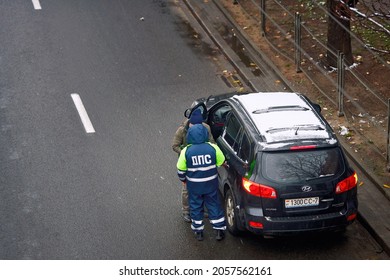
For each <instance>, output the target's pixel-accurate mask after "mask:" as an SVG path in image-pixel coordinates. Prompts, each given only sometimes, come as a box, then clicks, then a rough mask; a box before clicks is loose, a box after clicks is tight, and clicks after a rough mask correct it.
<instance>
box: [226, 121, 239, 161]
mask: <svg viewBox="0 0 390 280" xmlns="http://www.w3.org/2000/svg"><path fill="white" fill-rule="evenodd" d="M240 131H241V124H240V123H239V121H238V120H237V118H236V116H235V115H234V114H231V115H230V116H229V119H228V122H227V124H226V129H225V133H224V135H223V137H224V139H225V140H226V142H227V143H228V144H229V145H230V146H231V147H232V148H233V150H234V151H235V152H236V154H238V150H239V144H240V136H241V134H240Z"/></svg>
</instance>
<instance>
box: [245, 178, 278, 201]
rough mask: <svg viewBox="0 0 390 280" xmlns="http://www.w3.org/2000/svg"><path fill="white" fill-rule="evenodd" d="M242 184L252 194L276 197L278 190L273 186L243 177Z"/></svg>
mask: <svg viewBox="0 0 390 280" xmlns="http://www.w3.org/2000/svg"><path fill="white" fill-rule="evenodd" d="M242 186H243V187H244V189H245V190H246V191H247V192H248V193H249V194H251V195H254V196H259V197H263V198H276V191H275V189H274V188H272V187H269V186H265V185H261V184H257V183H255V182H252V181H250V180H248V179H246V178H243V179H242Z"/></svg>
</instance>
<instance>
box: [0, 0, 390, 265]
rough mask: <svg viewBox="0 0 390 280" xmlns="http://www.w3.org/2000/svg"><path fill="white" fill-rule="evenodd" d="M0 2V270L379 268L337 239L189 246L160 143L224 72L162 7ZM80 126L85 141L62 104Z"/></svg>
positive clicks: (360, 237) (197, 34)
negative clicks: (157, 265)
mask: <svg viewBox="0 0 390 280" xmlns="http://www.w3.org/2000/svg"><path fill="white" fill-rule="evenodd" d="M40 4H41V8H42V9H39V10H38V9H35V8H36V7H35V8H34V5H33V3H32V2H30V1H24V0H23V1H22V0H14V1H1V2H0V26H1V28H0V42H1V43H0V125H1V135H0V259H383V258H387V256H386V255H385V254H383V252H382V251H381V249H380V248H379V246H377V244H376V243H375V242H374V241H373V239H372V238H371V237H370V236H369V234H368V233H367V232H366V231H365V230H364V228H363V227H362V226H360V225H359V224H358V223H356V224H354V225H352V226H351V227H350V228H349V229H348V230H347V232H346V234H345V236H342V237H340V236H325V235H316V236H311V237H298V238H284V239H272V240H268V239H266V240H264V239H261V238H259V237H255V236H252V235H244V236H243V237H242V238H235V237H232V236H230V235H228V236H227V238H226V240H225V241H223V242H218V243H217V242H215V240H214V236H213V234H212V232H211V230H210V227H207V228H206V236H205V241H203V242H198V241H196V240H195V238H194V237H193V234H192V232H191V230H190V227H189V224H187V223H184V222H183V221H182V220H181V217H180V215H181V211H180V184H179V181H178V179H177V177H176V169H175V163H176V159H177V157H176V155H175V153H174V152H173V151H172V150H171V139H172V136H173V133H174V132H175V130H176V128H177V126H178V124H179V123H180V122H181V121H182V120H183V111H184V109H185V108H186V107H187V106H189V105H190V104H191V102H192V100H194V99H196V98H198V97H201V96H205V95H209V94H210V93H221V92H226V91H232V90H234V88H232V87H229V85H228V84H227V83H226V82H225V81H224V79H222V78H221V77H222V76H223V72H224V70H228V71H232V70H233V68H232V66H231V65H229V64H228V62H227V60H226V59H224V57H223V56H222V55H221V53H220V52H218V51H217V50H216V47H215V46H214V45H213V44H212V42H211V41H210V40H209V39H208V38H207V36H206V34H204V33H203V32H202V31H201V28H200V27H199V25H198V24H197V22H196V21H195V19H193V18H192V17H191V15H190V13H189V12H188V10H187V9H186V7H185V6H184V5H183V4H181V3H179V2H176V1H163V0H150V1H145V0H132V1H124V0H116V1H112V0H67V1H61V0H52V1H40ZM74 93H77V94H78V95H79V96H80V98H81V100H82V102H83V104H84V106H85V109H86V112H87V114H88V116H89V119H90V121H91V123H92V125H93V128H94V131H95V132H94V133H87V132H86V131H85V128H84V126H83V123H82V122H81V119H80V116H79V113H78V111H77V110H76V107H75V104H74V103H73V100H72V98H71V94H74Z"/></svg>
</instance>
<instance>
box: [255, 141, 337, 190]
mask: <svg viewBox="0 0 390 280" xmlns="http://www.w3.org/2000/svg"><path fill="white" fill-rule="evenodd" d="M261 168H262V171H261V173H262V175H263V176H264V177H265V178H267V179H269V180H272V181H277V182H284V183H298V182H302V181H305V182H306V181H310V180H316V179H321V178H331V177H334V176H338V175H340V174H341V173H342V172H344V164H343V159H342V156H341V151H340V149H339V148H331V149H318V150H304V151H303V150H299V151H283V152H264V153H263V156H262V166H261Z"/></svg>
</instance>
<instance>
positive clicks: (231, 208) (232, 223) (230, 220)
mask: <svg viewBox="0 0 390 280" xmlns="http://www.w3.org/2000/svg"><path fill="white" fill-rule="evenodd" d="M225 218H226V226H227V229H228V230H229V232H230V233H231V234H232V235H239V234H240V233H241V231H240V230H239V228H238V226H237V224H238V222H239V217H238V215H237V205H236V202H235V200H234V197H233V194H232V191H231V190H228V191H227V192H226V195H225Z"/></svg>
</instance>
